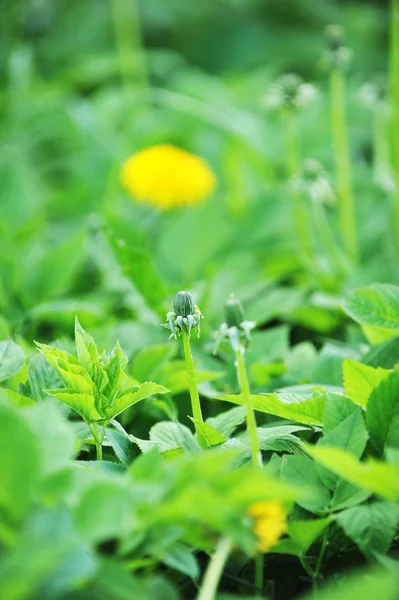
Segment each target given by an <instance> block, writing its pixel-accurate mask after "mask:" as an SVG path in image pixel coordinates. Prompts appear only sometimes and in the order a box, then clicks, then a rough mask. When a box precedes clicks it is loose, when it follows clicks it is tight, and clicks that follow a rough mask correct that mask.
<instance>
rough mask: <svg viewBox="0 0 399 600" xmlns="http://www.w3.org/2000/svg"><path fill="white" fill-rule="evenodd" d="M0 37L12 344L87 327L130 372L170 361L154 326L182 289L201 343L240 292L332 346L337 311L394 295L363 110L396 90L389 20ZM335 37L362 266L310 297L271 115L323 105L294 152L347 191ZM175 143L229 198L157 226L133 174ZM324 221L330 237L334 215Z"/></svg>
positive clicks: (88, 21) (164, 5) (156, 21)
mask: <svg viewBox="0 0 399 600" xmlns="http://www.w3.org/2000/svg"><path fill="white" fill-rule="evenodd" d="M0 18H1V28H2V31H1V50H2V51H1V56H2V60H1V70H2V79H3V81H4V83H5V85H4V86H3V87H2V91H1V114H0V119H1V121H0V127H1V139H2V148H1V157H0V180H1V197H0V236H1V242H2V243H1V253H0V274H1V276H0V312H1V315H2V317H1V323H0V327H1V330H2V334H3V335H2V336H0V337H6V335H8V334H9V333H17V334H18V335H22V336H24V338H25V339H26V340H28V341H31V340H32V339H33V338H36V339H41V340H46V339H54V338H56V337H57V336H60V335H63V334H68V335H70V334H71V332H72V323H73V317H74V315H75V314H78V316H79V318H80V319H81V321H82V323H83V324H84V326H86V327H90V328H95V329H94V330H96V329H97V330H98V331H97V339H100V340H101V341H102V342H103V343H104V344H105V345H106V344H108V343H113V340H114V339H115V337H120V338H121V341H122V342H124V344H125V346H124V347H125V349H126V350H127V351H128V352H130V354H132V353H134V352H135V351H137V349H138V348H140V347H142V346H143V345H145V344H146V343H155V342H157V341H160V340H162V341H164V332H162V331H160V328H159V327H158V323H159V322H160V321H161V320H162V315H163V314H164V311H165V310H167V309H168V307H169V306H170V300H171V297H172V294H173V293H174V292H175V291H176V290H177V289H179V288H180V289H181V288H188V289H191V290H192V291H194V292H195V293H196V297H197V300H198V302H199V303H200V305H201V308H202V312H203V313H204V314H205V316H206V318H207V319H206V323H205V331H206V329H207V327H208V331H210V330H211V329H212V327H217V326H218V324H219V322H220V318H221V307H222V303H223V301H224V299H225V297H226V296H227V295H228V294H229V293H230V292H232V291H235V292H236V293H237V294H238V295H239V296H241V298H242V299H243V301H244V303H245V305H246V307H247V309H248V311H249V312H248V317H249V318H255V319H257V320H258V322H259V323H260V324H262V323H267V322H269V321H271V320H273V319H279V318H282V319H285V320H287V319H288V320H289V321H290V322H291V323H292V324H294V325H295V326H297V327H299V333H298V335H299V337H301V336H302V335H303V333H301V331H302V330H301V328H303V327H304V328H305V329H306V330H309V329H310V330H315V331H316V332H318V333H323V334H324V333H329V332H332V331H336V328H337V326H338V324H339V318H340V317H339V313H338V312H337V296H339V295H340V294H341V293H342V291H345V289H348V288H351V287H353V286H355V285H359V284H364V283H368V282H370V281H374V280H380V281H391V282H394V283H395V282H397V281H398V280H399V278H398V275H397V259H396V255H395V252H394V249H393V241H392V236H389V235H387V232H389V231H390V221H391V199H390V196H389V194H387V193H386V192H385V191H384V190H383V189H382V188H381V186H378V185H377V184H376V182H375V181H374V179H373V172H372V162H373V123H372V119H373V118H372V116H371V113H370V111H369V110H368V109H367V108H365V107H364V106H363V105H362V104H361V103H360V102H359V100H358V97H357V92H358V89H359V87H360V86H361V85H362V84H363V83H364V82H366V81H368V80H369V79H370V78H372V77H373V76H374V75H375V74H376V73H379V72H385V71H386V70H387V62H388V59H387V56H388V49H387V44H388V6H387V3H385V2H338V1H333V0H323V1H320V2H312V1H311V0H202V1H201V2H198V3H196V2H186V1H184V0H168V1H167V2H165V1H164V0H145V1H142V2H137V1H136V0H85V1H84V2H82V1H78V0H72V1H71V0H55V1H54V0H2V3H1V12H0ZM329 23H339V24H341V25H342V26H343V27H344V29H345V32H346V41H347V45H348V46H349V47H350V48H352V50H353V52H354V55H353V61H352V66H351V69H350V73H349V75H348V98H347V100H348V119H349V124H350V128H349V131H350V143H351V156H352V165H353V180H354V187H355V195H356V202H357V211H358V222H359V231H360V232H361V236H360V237H361V239H360V244H361V263H360V265H359V267H358V268H357V269H356V270H355V271H352V272H351V273H350V275H349V276H348V278H347V279H346V280H345V281H343V280H342V279H341V278H339V277H337V274H336V273H334V271H333V270H331V267H330V266H329V265H328V264H324V262H323V260H321V262H320V265H319V266H318V269H319V276H318V277H316V278H315V277H314V276H313V275H312V276H309V273H305V272H304V271H303V269H302V267H301V265H299V264H298V259H297V247H296V241H295V235H294V223H293V218H292V211H291V204H290V198H289V193H288V191H287V186H286V175H285V158H284V134H283V129H282V123H281V119H280V118H279V117H278V115H277V116H276V115H274V114H269V113H267V112H266V111H265V108H264V106H263V105H262V98H263V97H264V95H265V93H266V92H267V90H268V88H269V86H270V85H271V84H272V83H273V82H274V81H275V80H276V77H278V76H279V75H280V74H282V73H285V72H296V73H298V74H299V75H301V76H302V77H303V78H304V80H306V81H311V82H313V83H315V84H316V85H317V86H318V87H319V88H320V93H319V97H318V99H317V101H316V102H315V104H314V105H312V107H311V108H309V109H306V110H304V111H303V112H301V113H300V115H299V117H298V126H299V130H300V149H301V156H302V157H303V158H307V157H312V158H316V159H317V160H319V161H321V162H322V164H323V165H324V167H325V168H326V169H327V171H328V172H329V173H330V175H331V178H332V180H333V171H334V161H333V152H332V142H331V135H330V115H329V100H328V75H327V73H326V72H325V70H323V68H322V64H321V56H322V53H323V51H324V48H325V41H324V27H325V26H326V25H327V24H329ZM165 142H168V143H173V144H176V145H178V146H181V147H183V148H185V149H187V150H189V151H191V152H193V153H196V154H198V155H200V156H203V157H204V158H206V159H207V160H208V161H209V163H210V164H211V166H212V168H213V169H214V171H215V172H216V174H217V178H218V189H217V192H216V193H215V194H214V195H213V197H212V198H211V199H210V200H209V201H208V202H206V203H203V204H201V205H199V206H197V207H194V208H189V209H183V210H176V211H172V212H169V213H158V212H156V211H154V210H153V209H151V208H148V207H146V206H142V205H138V204H135V202H134V201H133V200H132V199H131V198H129V197H128V195H127V194H126V192H125V191H124V190H123V189H122V186H121V184H120V178H119V169H120V165H121V163H122V161H123V160H124V159H125V158H126V157H127V156H129V155H130V154H132V153H134V152H135V151H137V150H139V149H140V148H143V147H146V146H151V145H153V144H157V143H165ZM329 218H330V219H331V223H332V224H333V226H335V222H336V214H335V210H334V208H332V209H329ZM120 240H123V241H124V243H125V245H124V246H121V244H120ZM315 294H316V296H315ZM317 294H318V295H317ZM320 294H321V296H320Z"/></svg>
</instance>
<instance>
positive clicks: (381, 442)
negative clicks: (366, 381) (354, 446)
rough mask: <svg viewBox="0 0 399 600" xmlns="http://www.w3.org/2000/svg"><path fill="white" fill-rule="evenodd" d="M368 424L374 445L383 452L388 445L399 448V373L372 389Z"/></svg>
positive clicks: (368, 407)
mask: <svg viewBox="0 0 399 600" xmlns="http://www.w3.org/2000/svg"><path fill="white" fill-rule="evenodd" d="M366 424H367V428H368V430H369V432H370V439H371V442H372V444H373V446H374V447H375V448H376V449H377V450H378V451H379V452H381V453H382V454H383V453H384V452H385V449H386V447H387V446H391V447H393V448H399V373H398V372H397V371H393V372H392V373H391V374H390V375H389V377H387V378H386V379H384V380H383V381H381V383H380V384H379V385H378V386H377V387H376V388H375V389H374V390H373V391H372V393H371V394H370V397H369V400H368V403H367V413H366Z"/></svg>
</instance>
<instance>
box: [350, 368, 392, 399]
mask: <svg viewBox="0 0 399 600" xmlns="http://www.w3.org/2000/svg"><path fill="white" fill-rule="evenodd" d="M389 374H390V371H388V370H387V369H381V368H380V367H378V368H376V369H375V368H373V367H370V366H367V365H363V364H362V363H359V362H357V361H355V360H351V359H350V358H346V359H345V360H344V362H343V376H344V385H345V391H346V394H347V396H349V398H350V399H351V400H352V401H353V402H355V403H356V404H359V406H366V404H367V401H368V399H369V396H370V394H371V392H372V391H373V389H374V388H376V387H377V386H378V384H379V383H381V381H383V380H384V379H386V378H387V377H388V376H389Z"/></svg>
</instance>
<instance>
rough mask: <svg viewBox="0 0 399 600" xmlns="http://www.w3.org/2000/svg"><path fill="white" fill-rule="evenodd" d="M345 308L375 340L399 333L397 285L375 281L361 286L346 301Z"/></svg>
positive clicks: (398, 291)
mask: <svg viewBox="0 0 399 600" xmlns="http://www.w3.org/2000/svg"><path fill="white" fill-rule="evenodd" d="M344 309H345V311H346V312H347V313H348V314H349V316H350V317H352V319H354V320H355V321H357V322H358V323H360V324H361V325H362V326H364V327H365V328H366V329H365V331H366V333H367V335H368V336H369V338H370V339H371V340H372V341H374V342H378V341H384V340H385V339H388V338H389V337H394V336H396V335H398V334H399V287H397V286H395V285H391V284H389V283H373V284H372V285H368V286H365V287H363V288H360V289H358V290H356V291H355V292H353V294H352V295H351V297H350V298H349V299H348V300H347V301H346V302H345V303H344Z"/></svg>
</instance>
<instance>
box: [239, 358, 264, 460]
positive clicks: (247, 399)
mask: <svg viewBox="0 0 399 600" xmlns="http://www.w3.org/2000/svg"><path fill="white" fill-rule="evenodd" d="M244 352H245V351H244V348H242V346H240V347H239V349H238V350H236V352H235V355H236V369H237V377H238V382H239V384H240V389H241V394H242V396H243V399H244V404H245V410H246V418H247V430H248V435H249V440H250V443H251V455H252V464H253V466H254V467H258V468H259V467H260V468H262V454H261V451H260V446H259V439H258V433H257V431H256V418H255V411H254V407H253V402H252V396H251V390H250V389H249V381H248V375H247V368H246V365H245V358H244Z"/></svg>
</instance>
